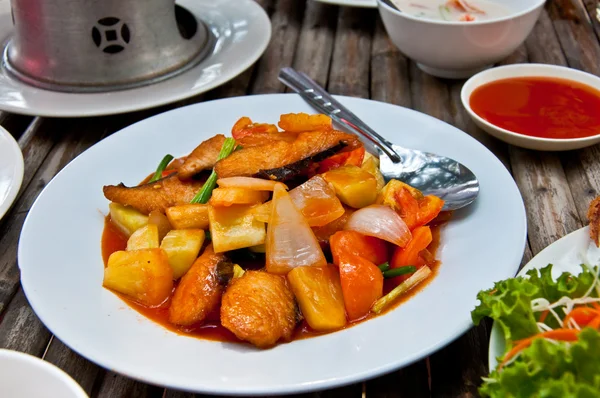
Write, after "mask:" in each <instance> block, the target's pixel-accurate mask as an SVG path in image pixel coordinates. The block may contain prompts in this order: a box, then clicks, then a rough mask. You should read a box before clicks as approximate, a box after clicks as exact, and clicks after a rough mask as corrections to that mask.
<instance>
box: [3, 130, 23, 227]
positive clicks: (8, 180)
mask: <svg viewBox="0 0 600 398" xmlns="http://www.w3.org/2000/svg"><path fill="white" fill-rule="evenodd" d="M23 171H24V164H23V154H22V153H21V148H19V144H17V141H15V139H14V138H13V136H12V135H10V133H9V132H8V131H6V130H4V129H3V128H2V126H0V219H2V217H4V215H5V214H6V212H7V211H8V209H10V206H12V204H13V202H14V201H15V199H16V197H17V194H18V193H19V189H20V188H21V183H22V182H23Z"/></svg>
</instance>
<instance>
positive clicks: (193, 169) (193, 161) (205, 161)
mask: <svg viewBox="0 0 600 398" xmlns="http://www.w3.org/2000/svg"><path fill="white" fill-rule="evenodd" d="M224 143H225V136H224V135H223V134H217V135H215V136H214V137H212V138H210V139H208V140H206V141H204V142H202V143H201V144H200V145H198V146H197V147H196V148H195V149H194V150H193V151H192V153H190V154H189V156H188V157H187V159H186V160H185V162H184V163H183V165H181V166H180V167H179V170H178V172H179V178H181V179H186V178H190V177H191V176H193V175H194V174H197V173H199V172H201V171H202V170H208V169H212V168H213V166H214V165H215V163H217V158H218V157H219V152H221V148H222V147H223V144H224Z"/></svg>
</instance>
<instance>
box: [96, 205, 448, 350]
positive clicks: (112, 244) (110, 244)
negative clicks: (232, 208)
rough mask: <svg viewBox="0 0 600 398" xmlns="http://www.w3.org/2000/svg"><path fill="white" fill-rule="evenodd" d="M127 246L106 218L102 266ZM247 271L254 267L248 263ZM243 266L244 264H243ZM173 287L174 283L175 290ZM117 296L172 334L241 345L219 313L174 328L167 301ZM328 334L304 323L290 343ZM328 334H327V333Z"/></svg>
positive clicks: (436, 235)
mask: <svg viewBox="0 0 600 398" xmlns="http://www.w3.org/2000/svg"><path fill="white" fill-rule="evenodd" d="M448 218H449V214H446V213H441V214H440V216H439V217H438V221H440V222H442V223H441V224H439V225H432V226H431V232H432V235H433V241H432V243H431V244H430V245H429V247H428V250H429V251H430V252H431V253H432V254H435V252H436V251H437V248H438V246H439V244H440V229H441V226H442V225H443V223H445V222H446V221H447V219H448ZM126 247H127V238H126V237H125V235H123V234H122V233H121V232H120V231H119V230H118V229H117V228H116V227H115V226H114V224H113V223H112V222H111V221H110V217H106V219H105V222H104V231H103V232H102V258H103V259H104V264H105V266H106V264H107V262H108V257H110V255H111V254H112V253H114V252H115V251H118V250H125V248H126ZM248 265H249V266H250V267H251V268H256V265H255V264H248ZM243 266H244V267H245V266H246V264H244V265H243ZM430 268H431V270H432V271H433V273H432V275H431V276H430V277H429V278H428V279H427V280H426V281H424V282H423V283H421V284H419V285H418V286H417V287H416V288H414V289H412V290H411V291H409V292H408V293H406V294H404V295H402V296H401V297H400V298H398V299H397V300H396V302H395V303H394V304H393V305H392V306H390V307H389V308H388V309H386V310H385V312H387V311H390V310H392V309H394V308H396V307H397V306H398V305H400V304H401V303H404V302H406V301H408V300H409V299H410V298H411V297H413V296H415V295H416V294H417V293H418V292H420V291H421V289H423V288H424V287H425V286H427V284H429V282H430V281H431V280H433V278H434V277H435V275H437V270H438V268H439V262H436V263H435V264H433V265H431V266H430ZM176 287H177V284H175V287H174V288H176ZM393 288H394V286H392V285H390V284H385V285H384V294H387V293H389V291H391V290H392V289H393ZM114 293H115V294H116V295H117V296H119V297H120V298H121V299H122V300H123V301H124V302H125V303H126V304H127V305H129V306H130V307H131V308H133V309H134V310H136V311H137V312H138V313H140V314H141V315H143V316H145V317H146V318H149V319H151V320H153V321H154V322H156V323H158V324H160V325H161V326H163V327H165V328H166V329H169V330H171V331H173V332H175V333H179V334H182V335H187V336H191V337H196V338H201V339H206V340H213V341H222V342H241V340H239V339H238V338H237V337H235V335H234V334H233V333H231V332H230V331H229V330H228V329H226V328H225V327H224V326H222V325H221V323H220V321H219V311H215V313H212V314H210V315H209V316H208V320H206V321H205V322H203V323H202V324H198V325H192V326H186V327H182V326H176V325H173V324H171V323H169V305H170V300H167V301H166V302H165V303H163V304H162V305H161V306H159V307H147V306H145V305H142V304H139V303H137V302H136V301H134V300H131V299H130V298H128V297H127V296H125V295H123V294H120V293H117V292H114ZM375 316H378V315H374V314H369V315H367V316H366V317H365V318H363V319H360V320H358V321H354V322H352V323H348V324H347V325H346V326H345V327H344V328H343V329H347V328H349V327H352V326H354V325H357V324H359V323H361V322H364V321H366V320H369V319H371V318H373V317H375ZM327 333H328V332H325V333H323V332H315V331H314V330H312V329H311V328H310V327H309V326H308V324H307V323H306V322H305V321H304V322H302V323H301V324H300V325H299V326H298V327H296V330H295V331H294V336H293V339H292V340H299V339H305V338H309V337H315V336H319V335H322V334H327ZM329 333H330V332H329Z"/></svg>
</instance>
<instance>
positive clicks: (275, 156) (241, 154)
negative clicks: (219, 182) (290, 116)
mask: <svg viewBox="0 0 600 398" xmlns="http://www.w3.org/2000/svg"><path fill="white" fill-rule="evenodd" d="M277 134H282V135H287V134H289V133H277ZM361 145H362V143H361V142H360V140H359V139H358V137H356V136H355V135H353V134H347V133H343V132H341V131H336V130H333V131H311V132H305V133H299V134H297V135H295V139H294V140H293V141H291V142H288V141H285V140H277V141H273V142H270V143H268V144H266V145H260V146H253V147H243V148H242V149H241V150H238V151H235V152H233V153H232V154H231V155H229V156H228V157H226V158H225V159H223V160H220V161H219V162H217V164H216V165H215V168H214V169H215V171H216V173H217V175H218V176H219V178H225V177H235V176H247V177H249V176H259V177H262V178H270V179H276V180H280V181H281V180H284V179H286V178H290V177H292V176H291V175H290V173H285V174H284V175H282V176H279V175H278V174H279V173H278V172H277V171H278V169H280V168H283V167H289V166H291V165H296V166H295V167H292V168H293V169H300V168H302V167H304V168H306V167H308V165H309V163H310V161H311V160H314V161H320V160H323V159H324V158H325V157H328V156H331V155H334V154H335V153H336V152H339V151H340V150H341V149H344V150H352V149H355V148H358V147H360V146H361ZM242 146H243V145H242Z"/></svg>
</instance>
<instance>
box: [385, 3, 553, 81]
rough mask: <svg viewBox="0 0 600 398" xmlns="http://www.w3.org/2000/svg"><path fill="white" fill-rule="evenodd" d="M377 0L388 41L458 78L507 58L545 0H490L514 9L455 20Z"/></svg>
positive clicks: (428, 67)
mask: <svg viewBox="0 0 600 398" xmlns="http://www.w3.org/2000/svg"><path fill="white" fill-rule="evenodd" d="M388 1H389V0H377V5H378V9H379V13H380V14H381V18H382V19H383V24H384V25H385V28H386V30H387V32H388V34H389V36H390V38H391V39H392V42H393V43H394V44H395V45H396V47H398V49H399V50H400V51H401V52H402V53H404V54H405V55H406V56H407V57H409V58H411V59H413V60H414V61H415V62H417V65H418V66H419V68H420V69H421V70H423V71H424V72H426V73H429V74H431V75H434V76H437V77H443V78H449V79H461V78H466V77H469V76H472V75H474V74H475V73H477V72H480V71H482V70H484V69H487V68H489V67H491V66H492V65H494V64H495V63H496V62H498V61H500V60H502V59H504V58H506V57H507V56H508V55H510V54H511V53H512V52H513V51H514V50H516V48H517V47H519V46H520V45H521V43H523V41H525V38H527V36H528V35H529V33H531V30H532V29H533V26H534V25H535V23H536V21H537V19H538V17H539V16H540V12H541V11H542V6H543V5H544V2H545V0H493V1H494V2H498V3H501V4H503V5H506V7H508V8H509V9H510V10H513V13H512V14H510V15H508V16H506V17H502V18H497V19H491V20H489V21H474V22H454V21H437V20H432V19H425V18H418V17H413V16H411V15H409V14H406V13H403V12H400V11H398V10H397V9H396V8H394V7H392V6H391V5H389V3H388Z"/></svg>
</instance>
